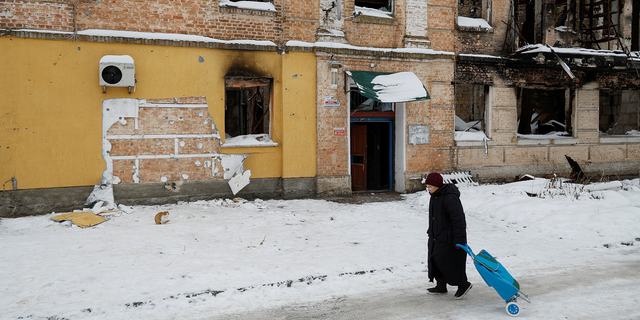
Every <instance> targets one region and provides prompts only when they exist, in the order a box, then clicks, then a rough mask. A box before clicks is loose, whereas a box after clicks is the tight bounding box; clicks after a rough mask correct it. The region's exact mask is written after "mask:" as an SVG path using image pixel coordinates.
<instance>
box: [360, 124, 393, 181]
mask: <svg viewBox="0 0 640 320" xmlns="http://www.w3.org/2000/svg"><path fill="white" fill-rule="evenodd" d="M351 120H352V121H351V132H350V133H351V190H352V191H364V190H371V191H375V190H392V189H393V183H392V181H393V124H392V119H379V118H378V119H376V118H352V119H351Z"/></svg>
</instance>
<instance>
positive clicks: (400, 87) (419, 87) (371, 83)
mask: <svg viewBox="0 0 640 320" xmlns="http://www.w3.org/2000/svg"><path fill="white" fill-rule="evenodd" d="M346 73H347V74H348V75H349V76H351V79H353V81H354V82H355V83H356V86H357V87H358V91H359V92H360V94H361V95H363V96H365V97H367V98H369V99H373V100H376V101H378V102H382V103H390V102H409V101H418V100H426V99H431V97H430V96H429V92H427V89H426V88H425V87H424V85H423V84H422V82H421V81H420V79H418V76H416V75H415V73H413V72H398V73H384V72H372V71H346Z"/></svg>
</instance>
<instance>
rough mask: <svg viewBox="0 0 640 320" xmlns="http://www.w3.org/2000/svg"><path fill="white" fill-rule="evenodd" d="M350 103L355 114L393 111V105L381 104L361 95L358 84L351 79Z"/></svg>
mask: <svg viewBox="0 0 640 320" xmlns="http://www.w3.org/2000/svg"><path fill="white" fill-rule="evenodd" d="M348 81H349V89H350V90H349V103H350V110H351V113H353V112H371V111H373V112H387V111H393V103H384V102H379V101H376V100H373V99H370V98H367V97H365V96H363V95H361V94H360V92H359V91H358V87H357V86H356V83H355V82H354V81H353V79H351V77H349V80H348Z"/></svg>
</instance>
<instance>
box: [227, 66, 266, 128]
mask: <svg viewBox="0 0 640 320" xmlns="http://www.w3.org/2000/svg"><path fill="white" fill-rule="evenodd" d="M225 101H226V104H225V112H224V120H225V133H226V135H227V137H236V136H240V135H248V134H269V126H270V121H271V116H270V111H269V110H270V101H271V79H267V78H248V77H226V78H225Z"/></svg>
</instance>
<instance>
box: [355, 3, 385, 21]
mask: <svg viewBox="0 0 640 320" xmlns="http://www.w3.org/2000/svg"><path fill="white" fill-rule="evenodd" d="M353 13H354V14H359V15H363V16H369V17H377V18H387V19H393V13H392V12H390V11H387V10H386V8H385V9H384V10H381V9H373V8H367V7H359V6H354V9H353Z"/></svg>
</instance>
